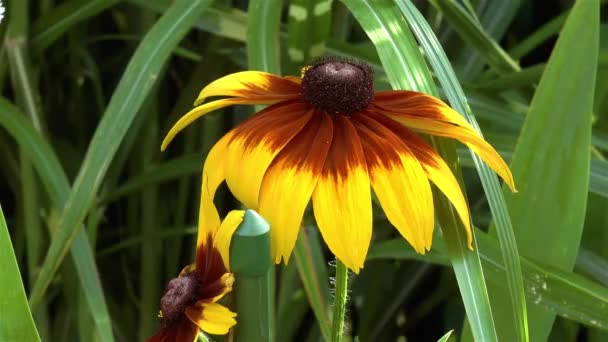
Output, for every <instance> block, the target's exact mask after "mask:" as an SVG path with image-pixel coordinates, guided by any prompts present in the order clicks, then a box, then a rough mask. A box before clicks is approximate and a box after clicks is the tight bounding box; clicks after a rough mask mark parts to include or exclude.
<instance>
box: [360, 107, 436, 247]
mask: <svg viewBox="0 0 608 342" xmlns="http://www.w3.org/2000/svg"><path fill="white" fill-rule="evenodd" d="M353 121H355V125H356V127H357V132H358V133H359V137H360V138H361V143H362V145H363V150H364V152H365V158H366V161H367V168H368V171H369V175H370V179H371V184H372V188H373V189H374V192H375V193H376V196H377V197H378V201H379V202H380V205H381V206H382V209H383V210H384V212H385V213H386V217H387V218H388V220H389V222H391V224H393V226H395V228H397V230H398V231H399V232H400V233H401V235H402V236H403V237H404V238H405V239H406V240H407V241H408V242H409V243H410V244H411V245H412V246H413V247H414V249H415V250H416V251H417V252H418V253H420V254H424V253H425V252H426V249H428V248H430V246H431V242H432V238H433V228H434V215H433V195H432V192H431V187H430V185H429V182H428V179H427V176H426V173H425V172H424V170H423V169H422V166H421V165H420V163H419V162H418V160H417V159H416V158H415V156H414V154H413V153H412V152H411V151H410V149H409V148H408V147H407V146H406V145H405V144H404V143H403V141H402V140H401V139H400V138H399V136H397V135H395V134H394V133H393V132H391V131H390V130H389V129H388V128H387V127H384V126H383V125H382V124H380V123H379V122H377V121H375V120H374V119H372V117H370V116H367V115H363V114H358V115H355V116H353Z"/></svg>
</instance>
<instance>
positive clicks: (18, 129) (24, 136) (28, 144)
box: [0, 98, 114, 341]
mask: <svg viewBox="0 0 608 342" xmlns="http://www.w3.org/2000/svg"><path fill="white" fill-rule="evenodd" d="M0 126H2V127H4V128H5V129H6V130H7V131H8V133H9V134H10V135H11V136H12V137H13V138H15V140H17V142H18V143H19V146H20V147H21V148H22V149H23V151H24V152H25V153H26V154H27V156H28V157H29V158H30V160H31V161H32V163H33V164H34V167H35V168H36V171H37V172H38V175H39V177H40V180H41V181H42V184H43V185H44V187H45V189H46V191H47V193H48V194H49V197H50V198H51V201H52V202H53V205H54V207H55V208H62V207H63V205H64V204H65V203H66V201H67V198H68V196H69V192H70V183H69V182H68V178H67V176H66V175H65V173H64V172H63V169H62V166H61V164H60V162H59V160H58V159H57V156H56V154H55V152H54V151H53V149H52V148H51V146H50V145H48V143H47V142H46V141H45V140H44V139H43V138H42V137H41V136H40V134H38V133H37V132H36V130H35V128H34V127H33V126H32V124H31V123H29V122H28V121H27V120H26V119H25V118H24V116H23V114H21V113H19V110H18V109H17V108H15V107H14V106H13V105H12V104H11V103H10V102H8V101H7V100H5V99H4V98H0ZM71 256H72V260H73V262H74V264H75V266H76V271H77V272H78V277H79V280H80V286H81V287H82V288H83V289H85V291H83V293H84V294H85V298H86V300H87V304H88V306H89V310H90V313H91V315H92V317H93V320H94V321H95V323H96V325H97V329H98V330H99V335H100V337H101V339H102V341H113V340H114V338H113V336H112V325H111V322H110V318H109V317H110V316H109V313H108V308H107V305H106V300H105V296H104V293H103V289H102V287H101V281H100V280H99V275H98V273H97V267H96V265H95V260H94V258H93V252H92V250H91V246H90V245H89V241H88V239H87V236H86V233H85V232H84V231H83V230H79V231H78V233H77V235H76V239H75V241H74V244H73V245H72V247H71Z"/></svg>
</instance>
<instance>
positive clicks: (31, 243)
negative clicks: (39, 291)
mask: <svg viewBox="0 0 608 342" xmlns="http://www.w3.org/2000/svg"><path fill="white" fill-rule="evenodd" d="M28 5H29V2H28V1H21V2H19V3H17V2H16V1H13V2H11V6H10V7H9V10H10V13H9V16H10V20H9V25H8V30H7V33H6V38H5V39H6V40H5V46H6V53H7V57H8V65H9V66H10V76H11V84H12V88H13V91H14V92H15V97H16V99H17V103H18V104H19V106H20V107H21V108H23V110H24V112H25V113H26V115H27V116H28V118H29V119H30V121H31V122H32V123H33V125H34V127H35V128H36V130H37V131H38V132H41V131H42V125H41V114H40V110H39V108H38V105H37V103H36V101H35V99H36V96H35V93H36V91H35V89H36V87H35V85H34V84H35V82H34V81H33V77H32V74H31V70H32V68H31V66H30V63H29V58H28V56H27V48H26V46H27V36H28V26H29V22H28V15H27V14H28V8H29V6H28ZM19 159H20V168H19V173H20V178H21V182H20V185H21V191H20V193H21V201H20V203H21V204H22V206H21V213H20V214H21V217H22V222H23V228H24V229H23V231H24V233H25V236H26V239H25V243H26V254H27V257H26V259H27V268H28V279H29V285H30V286H33V284H34V281H35V279H36V275H37V271H38V265H39V263H40V262H41V260H42V257H43V256H44V255H43V251H44V249H45V246H44V244H45V243H44V240H43V237H44V236H45V235H46V234H45V231H44V229H43V226H42V221H41V220H40V208H41V207H42V205H41V200H40V196H39V191H38V180H37V178H36V174H35V172H34V168H33V165H32V163H31V162H30V161H29V159H28V157H27V156H26V153H24V152H23V151H22V150H20V152H19ZM33 314H34V317H35V318H36V322H37V323H38V325H39V328H41V329H39V333H40V334H41V336H42V337H43V338H46V337H47V336H48V325H49V318H48V315H47V313H46V308H45V307H44V308H40V309H39V310H35V311H34V312H33Z"/></svg>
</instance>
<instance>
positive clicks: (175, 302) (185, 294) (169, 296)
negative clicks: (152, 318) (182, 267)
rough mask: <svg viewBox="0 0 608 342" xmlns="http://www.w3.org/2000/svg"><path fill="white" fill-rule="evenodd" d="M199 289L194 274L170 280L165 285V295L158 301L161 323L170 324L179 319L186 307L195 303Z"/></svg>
mask: <svg viewBox="0 0 608 342" xmlns="http://www.w3.org/2000/svg"><path fill="white" fill-rule="evenodd" d="M200 289H201V281H200V278H199V277H198V274H197V273H196V272H191V273H188V274H186V275H185V276H183V277H179V278H174V279H171V281H170V282H169V283H168V284H167V288H166V289H165V294H164V295H163V297H162V298H161V299H160V310H161V312H162V315H163V321H164V322H165V323H170V322H173V321H175V320H176V319H177V318H179V316H181V315H182V314H183V313H184V310H185V309H186V307H187V306H189V305H192V304H194V303H195V302H196V299H197V295H198V293H199V291H200Z"/></svg>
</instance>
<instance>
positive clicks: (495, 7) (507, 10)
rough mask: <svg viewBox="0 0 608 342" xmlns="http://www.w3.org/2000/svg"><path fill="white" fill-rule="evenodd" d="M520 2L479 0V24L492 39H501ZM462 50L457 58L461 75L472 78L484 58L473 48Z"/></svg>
mask: <svg viewBox="0 0 608 342" xmlns="http://www.w3.org/2000/svg"><path fill="white" fill-rule="evenodd" d="M522 2H523V1H522V0H511V1H494V2H480V3H479V4H478V6H479V8H480V9H479V10H478V12H480V14H479V25H480V26H481V27H483V28H484V31H485V32H486V33H487V34H488V35H489V36H490V37H492V38H493V39H494V40H496V41H501V39H502V38H503V37H504V34H505V32H506V31H507V29H508V28H509V26H511V24H512V23H513V19H514V18H515V15H516V14H517V12H518V10H519V8H520V7H521V3H522ZM469 12H471V11H470V10H469ZM463 52H464V53H462V54H461V58H460V59H459V61H462V64H463V65H464V67H463V72H462V75H463V77H465V78H466V79H474V78H475V77H476V76H477V75H478V74H479V73H480V72H481V71H482V70H483V68H484V67H485V65H486V64H485V63H483V59H484V58H483V57H482V56H481V55H480V54H479V53H478V52H477V51H475V50H471V49H466V50H465V51H463ZM457 64H461V63H457Z"/></svg>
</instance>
